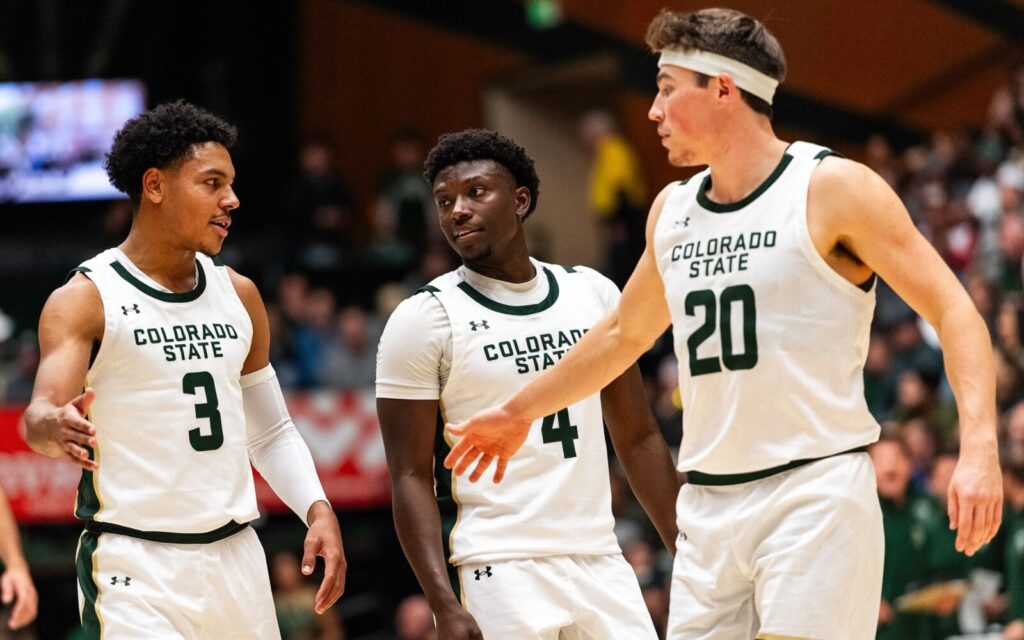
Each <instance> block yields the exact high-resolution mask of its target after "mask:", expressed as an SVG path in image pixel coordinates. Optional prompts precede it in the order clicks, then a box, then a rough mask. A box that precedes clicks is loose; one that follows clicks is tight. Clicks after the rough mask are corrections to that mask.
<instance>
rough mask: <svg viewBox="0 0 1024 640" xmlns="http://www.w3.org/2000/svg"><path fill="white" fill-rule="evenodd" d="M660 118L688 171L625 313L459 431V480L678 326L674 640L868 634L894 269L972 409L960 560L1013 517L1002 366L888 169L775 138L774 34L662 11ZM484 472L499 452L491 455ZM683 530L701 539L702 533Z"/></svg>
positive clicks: (656, 115) (655, 116) (952, 492)
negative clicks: (884, 172) (885, 337)
mask: <svg viewBox="0 0 1024 640" xmlns="http://www.w3.org/2000/svg"><path fill="white" fill-rule="evenodd" d="M647 40H648V43H649V44H650V46H651V48H652V49H653V50H654V51H655V52H659V53H660V54H661V58H660V61H659V67H660V69H659V72H658V76H657V84H658V93H657V96H656V97H655V99H654V103H653V105H652V107H651V110H650V114H649V115H650V118H651V119H652V120H653V121H654V122H655V123H657V129H658V135H659V136H660V137H661V141H662V144H663V145H664V146H665V148H666V150H667V152H668V159H669V162H670V163H671V164H672V165H674V166H679V167H688V166H694V165H703V164H706V165H708V166H709V168H708V169H706V170H704V171H702V172H701V173H699V174H697V175H696V176H694V177H693V178H691V179H690V180H688V181H684V182H679V183H675V184H671V185H669V186H668V187H666V188H665V189H664V190H663V191H662V192H661V193H660V194H659V195H658V197H657V198H656V199H655V201H654V204H653V206H652V208H651V212H650V216H649V220H648V229H647V248H646V251H645V253H644V255H643V257H642V258H641V259H640V262H639V263H638V265H637V267H636V270H635V271H634V273H633V276H632V278H631V279H630V281H629V283H628V284H627V286H626V288H625V290H624V292H623V295H622V300H621V302H620V303H619V306H618V308H617V309H616V310H614V311H613V312H612V313H611V314H610V315H609V316H608V317H606V318H605V319H603V320H602V321H601V322H599V323H597V324H596V325H595V326H594V328H593V329H591V331H590V332H589V333H588V334H587V336H586V337H585V338H584V339H583V340H581V341H580V342H579V343H578V345H577V347H576V348H574V349H573V350H572V351H571V352H570V353H569V354H568V355H567V356H566V357H565V358H563V359H562V361H561V362H560V363H559V364H558V365H557V366H555V367H554V368H552V369H551V370H550V371H548V372H547V373H546V374H545V375H544V376H541V377H540V378H538V379H537V380H536V381H535V382H534V383H532V384H530V385H529V386H527V387H525V388H524V389H521V390H520V391H519V392H517V393H516V394H514V395H513V396H512V397H511V398H510V399H508V400H507V401H505V402H504V403H502V404H500V405H498V406H497V407H496V408H494V409H491V410H488V411H486V412H483V413H481V414H480V415H478V416H475V417H473V418H472V419H471V420H469V421H467V422H466V423H464V424H462V425H460V426H458V427H455V428H453V429H451V431H450V434H451V435H452V436H455V437H460V439H459V441H458V443H457V444H456V446H455V447H453V449H452V452H451V454H450V455H449V456H448V459H447V460H446V464H448V465H453V466H454V467H455V471H456V473H460V474H461V473H462V472H464V471H465V470H466V469H467V468H468V467H469V466H470V465H471V464H472V463H473V462H474V461H475V460H478V459H479V462H478V464H477V465H476V467H475V468H474V469H473V472H472V476H471V478H479V477H480V475H481V474H482V473H483V471H484V469H485V468H486V467H487V466H488V465H489V464H490V463H491V462H492V461H495V460H496V461H497V470H496V473H495V480H496V481H500V480H501V478H502V477H503V475H504V473H505V470H506V465H509V464H514V462H515V458H512V459H511V461H510V456H511V455H512V454H513V453H514V452H515V451H516V450H517V449H518V448H519V446H520V444H521V443H522V442H523V439H524V438H526V437H527V436H531V437H532V436H533V435H534V434H532V433H531V429H530V425H531V424H532V421H533V420H535V419H536V418H537V417H538V416H542V415H547V414H548V413H549V412H550V411H552V410H553V409H554V408H556V407H561V406H565V405H566V404H571V403H573V402H576V401H577V399H578V398H581V397H585V396H586V395H587V394H590V393H593V392H594V391H595V390H597V389H600V388H601V387H602V386H603V385H605V384H607V383H608V382H609V381H610V380H612V379H613V378H614V377H615V376H617V375H619V373H620V372H621V371H622V370H623V369H624V368H625V367H626V366H627V365H628V364H629V363H631V362H633V361H634V360H636V358H637V357H638V356H639V355H640V354H641V353H643V352H644V351H645V350H646V349H647V348H648V347H649V346H650V344H651V343H652V342H653V341H654V340H655V338H656V337H658V336H659V335H660V334H661V333H662V332H663V331H664V330H665V329H666V328H667V327H668V326H669V325H670V324H671V325H672V327H673V332H674V336H675V349H676V355H677V356H678V360H679V380H680V390H681V393H682V398H683V405H684V408H685V409H684V429H683V432H684V436H683V442H682V446H681V450H680V456H679V469H680V470H682V471H686V472H688V476H689V483H688V484H686V485H684V487H683V488H682V490H681V491H680V494H679V500H678V502H677V513H678V516H677V517H678V524H679V530H680V540H679V542H678V545H677V546H678V551H677V554H676V565H675V570H674V572H673V584H672V590H671V598H672V605H671V609H672V610H671V616H670V618H671V619H670V622H669V627H670V629H669V636H670V637H671V638H676V639H679V638H707V637H714V638H752V637H758V638H768V637H796V638H858V639H859V638H870V637H873V636H874V632H875V624H876V621H877V616H878V606H879V602H880V599H879V594H880V589H881V576H882V561H883V554H882V544H883V540H882V525H881V516H880V513H879V505H878V500H877V498H876V496H875V478H874V473H873V471H872V469H871V464H870V460H869V458H868V456H867V454H866V453H864V447H865V445H867V444H869V443H871V442H873V441H874V440H875V439H877V437H878V433H879V427H878V425H877V424H876V423H875V421H874V420H873V419H872V418H871V415H870V414H869V413H868V411H867V408H866V405H865V401H864V389H863V378H862V376H863V365H864V360H865V355H866V353H867V348H868V333H869V325H870V322H871V316H872V312H873V308H874V295H875V294H874V283H875V279H876V274H877V276H878V277H881V278H883V279H885V280H886V282H888V283H889V284H890V285H891V286H892V287H893V289H894V290H895V291H896V292H897V293H899V294H900V295H901V296H902V297H903V299H904V300H906V301H907V302H908V303H909V304H910V305H911V306H912V307H913V308H914V309H915V310H916V311H917V312H918V313H919V314H920V315H921V316H923V317H924V318H925V319H926V320H927V321H928V322H930V323H931V325H932V326H933V327H935V329H936V330H937V331H938V334H939V337H940V340H941V342H942V346H943V349H944V355H945V363H946V371H947V375H948V377H949V381H950V384H951V386H952V388H953V392H954V394H955V396H956V399H957V403H958V406H959V410H960V435H961V446H960V452H961V454H960V461H959V464H958V466H957V469H956V472H955V474H954V477H953V480H952V483H951V485H950V489H949V496H950V499H949V519H950V526H952V527H955V528H957V530H958V535H957V539H956V548H957V549H958V550H959V551H964V552H966V553H967V554H968V555H972V554H973V553H974V552H975V551H977V550H978V548H979V547H980V546H981V545H982V544H984V543H985V542H987V541H988V540H990V539H991V538H992V536H993V535H994V534H995V532H996V530H997V528H998V527H999V522H1000V517H1001V516H1000V503H1001V496H1002V489H1001V483H1000V475H999V464H998V458H997V453H996V436H995V399H994V373H993V358H992V349H991V346H990V342H989V336H988V333H987V331H986V329H985V325H984V323H983V322H982V320H981V318H980V317H979V315H978V313H977V311H976V310H975V308H974V306H973V305H972V303H971V300H970V298H969V297H968V296H967V294H966V292H965V291H964V290H963V288H962V287H961V286H960V284H959V282H957V280H956V278H955V277H954V276H953V274H952V273H951V272H950V270H949V269H948V268H947V267H946V265H945V264H944V263H943V262H942V260H941V259H940V258H939V256H938V254H937V253H936V252H935V251H934V250H933V249H932V247H931V246H930V245H929V244H928V242H927V241H926V240H925V239H924V238H923V237H922V236H921V235H920V234H919V233H918V232H917V230H916V229H915V227H914V225H913V223H912V222H911V220H910V217H909V216H908V215H907V212H906V210H905V208H904V207H903V205H902V203H901V202H900V200H899V198H898V197H897V196H896V194H895V193H893V192H892V191H891V190H890V189H889V187H888V186H887V185H886V183H885V182H884V181H883V180H882V179H881V178H880V177H878V176H877V175H875V174H874V173H873V172H872V171H870V170H869V169H867V168H865V167H864V166H863V165H860V164H858V163H856V162H851V161H849V160H845V159H843V158H841V157H838V156H836V155H835V154H834V153H832V152H830V151H829V150H828V149H825V148H822V147H819V146H816V145H813V144H809V143H806V142H794V143H792V144H789V143H786V142H783V141H782V140H780V139H778V138H777V137H776V136H775V134H774V133H773V131H772V127H771V121H770V116H771V102H772V97H773V94H774V91H775V87H776V86H777V85H778V83H779V81H780V80H782V78H783V77H784V75H785V70H786V63H785V58H784V56H783V53H782V49H781V47H780V46H779V44H778V42H777V41H776V40H775V38H774V37H773V36H772V35H771V34H770V33H768V31H767V30H766V29H765V27H764V26H763V25H762V24H761V23H760V22H758V21H756V20H754V19H752V18H750V17H748V16H746V15H743V14H741V13H738V12H735V11H731V10H725V9H707V10H703V11H697V12H695V13H673V12H664V13H662V14H661V15H659V16H658V17H657V18H655V20H654V21H653V23H652V24H651V26H650V29H649V31H648V37H647ZM481 456H482V457H481ZM684 532H685V534H686V535H685V538H684V537H683V533H684Z"/></svg>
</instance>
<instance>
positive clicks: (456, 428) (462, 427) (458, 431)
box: [444, 422, 466, 436]
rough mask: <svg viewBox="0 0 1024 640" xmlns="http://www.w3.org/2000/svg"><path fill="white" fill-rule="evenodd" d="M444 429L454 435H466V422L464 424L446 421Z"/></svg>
mask: <svg viewBox="0 0 1024 640" xmlns="http://www.w3.org/2000/svg"><path fill="white" fill-rule="evenodd" d="M444 430H445V431H447V432H448V433H450V434H452V435H453V436H464V435H466V423H464V422H463V423H462V424H449V423H445V425H444Z"/></svg>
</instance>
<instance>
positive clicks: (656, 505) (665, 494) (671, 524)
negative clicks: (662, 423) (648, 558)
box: [601, 364, 679, 554]
mask: <svg viewBox="0 0 1024 640" xmlns="http://www.w3.org/2000/svg"><path fill="white" fill-rule="evenodd" d="M601 412H602V413H603V414H604V419H605V422H606V423H607V424H608V433H609V434H610V435H611V439H612V446H614V447H615V454H616V456H617V457H618V459H619V462H621V463H622V467H623V469H625V471H626V477H627V478H628V479H629V486H630V487H632V489H633V493H635V494H636V497H637V499H638V500H639V501H640V504H641V505H643V508H644V511H646V512H647V516H648V517H649V518H650V519H651V522H652V523H654V527H655V528H656V529H657V530H658V534H659V535H660V536H661V540H662V542H664V543H665V547H666V548H667V549H668V550H669V551H670V552H672V553H673V554H675V552H676V536H678V535H679V529H678V527H677V526H676V494H678V493H679V474H677V473H676V469H675V465H673V464H672V456H671V454H670V453H669V451H668V445H667V444H665V439H664V438H663V437H662V436H661V431H660V430H659V429H658V424H657V422H655V421H654V416H653V415H652V414H651V409H650V405H649V404H648V402H647V394H646V392H645V391H644V386H643V380H642V378H641V377H640V368H639V367H637V366H636V365H635V364H634V365H633V366H631V367H630V368H628V369H626V372H625V373H623V374H622V375H621V376H619V377H618V378H616V379H615V380H613V381H612V382H611V384H609V385H608V386H607V387H605V388H604V389H603V390H602V391H601Z"/></svg>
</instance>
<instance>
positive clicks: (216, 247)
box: [196, 238, 224, 256]
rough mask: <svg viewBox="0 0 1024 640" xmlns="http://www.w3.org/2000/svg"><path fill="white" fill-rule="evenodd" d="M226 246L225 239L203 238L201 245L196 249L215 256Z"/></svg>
mask: <svg viewBox="0 0 1024 640" xmlns="http://www.w3.org/2000/svg"><path fill="white" fill-rule="evenodd" d="M223 247H224V239H223V238H216V239H210V240H205V239H204V240H203V242H201V243H199V247H198V248H197V249H196V250H197V251H198V252H199V253H203V254H206V255H208V256H215V255H217V254H218V253H220V250H221V249H222V248H223Z"/></svg>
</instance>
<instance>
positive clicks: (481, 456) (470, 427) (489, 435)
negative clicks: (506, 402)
mask: <svg viewBox="0 0 1024 640" xmlns="http://www.w3.org/2000/svg"><path fill="white" fill-rule="evenodd" d="M530 424H531V421H530V420H524V419H522V418H517V417H515V416H513V415H511V414H510V413H509V412H508V410H507V409H505V408H504V406H501V407H494V408H493V409H487V410H486V411H481V412H480V413H477V414H476V415H474V416H472V417H471V418H470V419H469V420H466V421H465V422H463V423H462V424H458V425H451V424H448V425H445V429H446V430H447V431H448V433H450V434H451V435H452V436H454V437H456V438H459V441H458V442H456V443H455V446H454V447H452V450H451V453H449V454H448V457H446V458H445V459H444V466H445V467H447V468H449V469H454V470H455V475H457V476H461V475H462V474H463V473H465V472H466V469H468V468H469V466H470V465H471V464H473V462H474V461H477V460H479V461H478V462H477V463H476V467H475V468H474V469H473V473H471V474H470V476H469V481H470V482H476V481H477V480H479V479H480V477H481V476H483V474H484V471H486V470H487V468H488V467H489V466H491V463H492V462H494V461H495V459H497V465H498V466H497V468H496V469H495V471H494V481H495V482H501V479H502V478H504V477H505V468H506V467H507V466H508V459H509V458H511V457H512V455H513V454H515V452H516V451H519V447H521V446H523V442H525V441H526V436H527V434H529V433H530Z"/></svg>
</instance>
